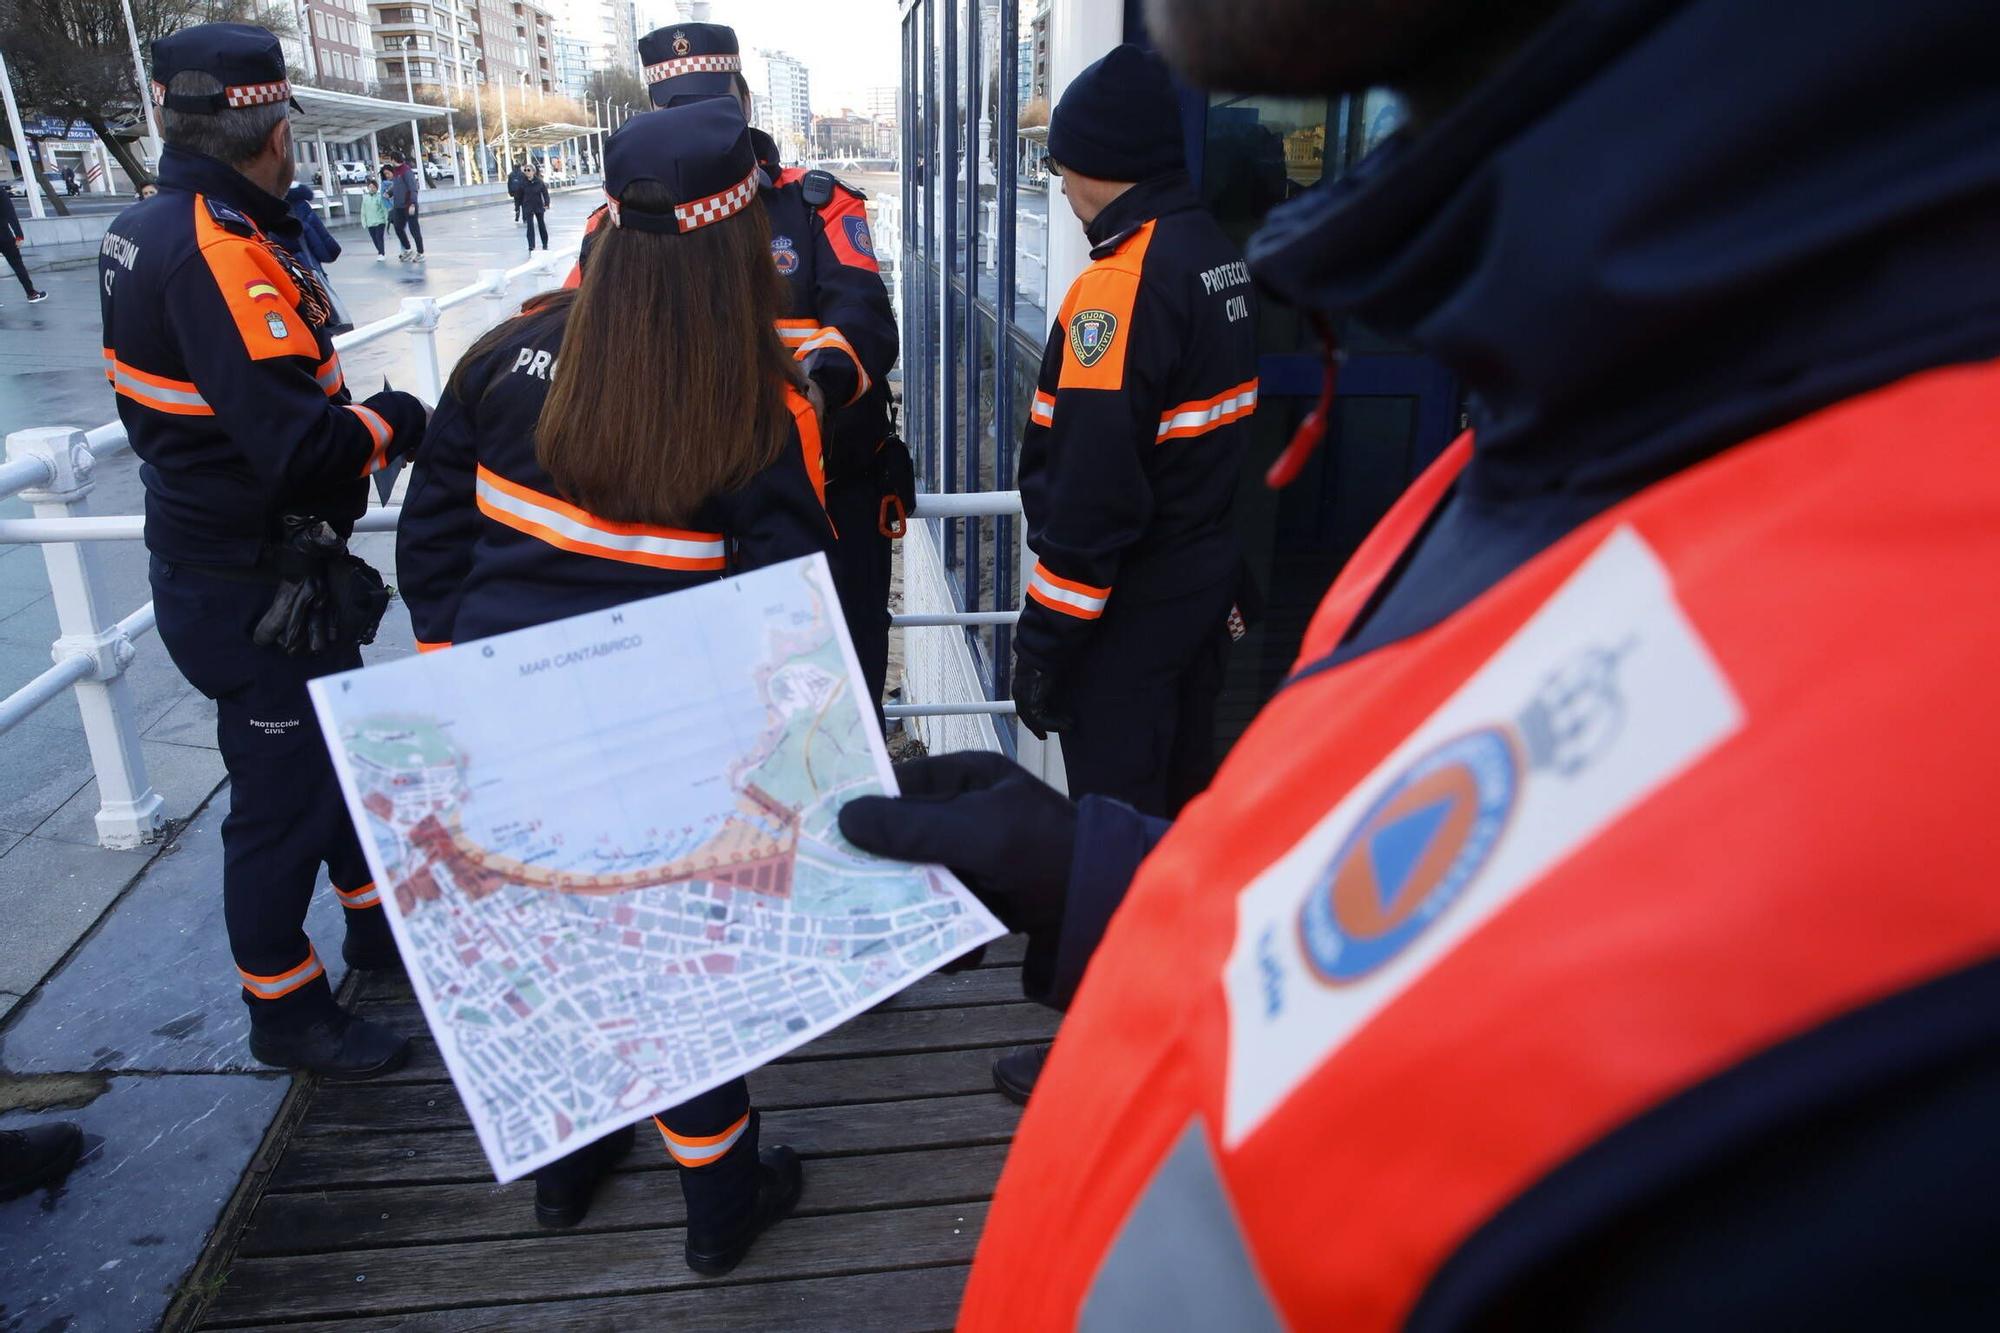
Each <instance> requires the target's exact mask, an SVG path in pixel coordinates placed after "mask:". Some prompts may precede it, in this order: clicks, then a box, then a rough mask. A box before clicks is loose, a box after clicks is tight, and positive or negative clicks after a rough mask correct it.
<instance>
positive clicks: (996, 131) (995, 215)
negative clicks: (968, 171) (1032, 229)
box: [972, 0, 1013, 307]
mask: <svg viewBox="0 0 2000 1333" xmlns="http://www.w3.org/2000/svg"><path fill="white" fill-rule="evenodd" d="M976 46H977V49H976V51H975V52H974V57H975V59H974V64H975V68H974V70H973V71H972V72H973V76H974V78H973V81H974V84H975V86H976V88H977V89H978V95H977V96H976V98H975V99H974V102H975V105H976V108H977V112H978V123H977V126H976V130H975V133H974V135H973V142H974V143H976V144H977V145H978V149H979V160H978V162H977V163H976V165H977V168H978V171H979V183H978V186H977V187H976V189H975V190H974V194H975V196H976V197H977V199H978V203H977V204H976V205H975V206H974V212H973V220H974V228H973V231H974V235H975V240H976V245H977V253H976V256H975V262H976V264H977V265H978V273H979V280H978V292H979V298H980V299H981V300H982V301H985V302H987V303H988V304H990V305H993V306H996V307H997V306H998V305H999V302H1000V156H1001V154H1002V153H1003V152H1011V151H1013V144H1012V142H1011V141H1008V142H1005V143H1004V144H1003V140H1002V130H1003V129H1004V127H1003V126H1002V125H1001V123H1000V79H1001V76H1002V75H1003V74H1004V73H1005V70H1004V69H1003V68H1002V65H1001V61H1000V0H979V34H978V42H977V44H976ZM1009 138H1010V140H1011V136H1009Z"/></svg>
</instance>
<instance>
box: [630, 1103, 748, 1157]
mask: <svg viewBox="0 0 2000 1333" xmlns="http://www.w3.org/2000/svg"><path fill="white" fill-rule="evenodd" d="M653 1125H654V1127H655V1128H656V1129H658V1130H659V1131H660V1137H661V1138H662V1139H664V1140H666V1144H667V1155H668V1156H670V1157H672V1158H673V1159H674V1160H675V1161H676V1162H679V1163H680V1164H681V1165H682V1166H707V1165H708V1164H709V1163H710V1162H714V1161H718V1160H720V1158H721V1157H722V1155H723V1154H724V1153H726V1152H728V1151H729V1150H730V1149H731V1148H733V1147H735V1146H736V1141H737V1140H738V1139H740V1138H742V1137H743V1131H744V1130H746V1129H748V1128H750V1113H749V1112H748V1111H745V1112H744V1113H743V1115H742V1117H741V1118H740V1119H738V1120H737V1122H736V1123H735V1124H733V1125H731V1126H730V1127H729V1128H728V1129H725V1130H723V1131H722V1132H721V1133H720V1134H708V1135H688V1134H676V1133H674V1132H673V1131H672V1130H671V1129H668V1128H667V1126H666V1123H665V1122H664V1121H662V1120H661V1119H660V1118H659V1117H658V1116H654V1117H653Z"/></svg>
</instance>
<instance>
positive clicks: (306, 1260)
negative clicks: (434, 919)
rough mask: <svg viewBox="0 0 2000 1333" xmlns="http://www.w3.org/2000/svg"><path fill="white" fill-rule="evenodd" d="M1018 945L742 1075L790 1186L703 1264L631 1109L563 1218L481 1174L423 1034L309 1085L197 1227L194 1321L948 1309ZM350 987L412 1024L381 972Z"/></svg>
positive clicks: (803, 1317)
mask: <svg viewBox="0 0 2000 1333" xmlns="http://www.w3.org/2000/svg"><path fill="white" fill-rule="evenodd" d="M1020 955H1021V949H1020V942H1019V940H1018V939H1010V940H1006V941H1001V942H1000V943H999V944H998V945H996V946H995V947H994V948H992V949H990V950H989V952H988V956H987V958H986V959H985V960H984V963H983V965H982V966H980V967H977V968H974V969H971V970H968V971H966V972H962V973H958V974H954V975H949V976H946V975H938V976H932V977H929V978H926V979H925V980H924V981H922V982H919V983H918V984H917V985H915V986H912V987H911V988H910V989H909V990H908V991H906V992H904V993H903V994H901V995H899V996H896V997H893V998H892V1000H891V1001H889V1002H887V1003H885V1004H883V1005H881V1006H879V1007H878V1008H876V1009H874V1010H872V1011H870V1012H869V1013H867V1014H864V1015H862V1016H860V1017H858V1018H856V1019H854V1020H852V1021H851V1022H849V1023H848V1024H846V1025H844V1026H843V1027H842V1028H841V1029H839V1030H838V1031H836V1032H834V1033H831V1034H829V1035H828V1036H826V1037H824V1038H822V1039H821V1040H819V1041H817V1042H814V1043H812V1044H811V1045H810V1046H808V1047H805V1048H803V1049H801V1050H800V1051H798V1052H795V1053H794V1054H793V1055H792V1056H790V1057H788V1058H786V1059H785V1060H783V1061H780V1062H778V1063H776V1064H773V1065H770V1066H767V1067H766V1068H764V1069H762V1070H759V1071H758V1072H757V1073H756V1074H754V1075H752V1077H751V1089H752V1094H753V1096H754V1098H755V1099H756V1102H757V1104H758V1105H759V1107H760V1108H762V1110H763V1112H764V1142H766V1143H767V1144H768V1143H790V1144H791V1145H792V1146H794V1147H795V1148H797V1149H798V1150H799V1151H800V1153H801V1154H802V1155H803V1156H804V1157H805V1159H806V1162H805V1170H806V1185H805V1193H804V1196H803V1198H802V1200H801V1202H800V1206H799V1211H798V1214H797V1215H796V1216H794V1217H793V1218H791V1219H789V1220H788V1221H786V1222H785V1223H783V1224H782V1225H780V1226H778V1227H777V1228H775V1229H774V1230H773V1231H772V1232H771V1233H770V1234H769V1235H767V1236H765V1237H764V1238H763V1239H761V1240H760V1241H759V1242H758V1245H757V1248H756V1249H755V1250H754V1251H753V1252H752V1254H751V1257H750V1259H749V1260H748V1261H747V1262H746V1263H745V1264H744V1265H743V1267H742V1268H740V1269H738V1270H737V1272H736V1273H734V1274H732V1275H730V1277H729V1278H726V1279H722V1280H720V1281H704V1280H703V1279H700V1278H697V1277H696V1276H695V1275H694V1274H693V1273H691V1272H689V1271H688V1270H687V1268H686V1266H685V1265H684V1264H683V1262H682V1260H681V1247H682V1245H683V1234H684V1233H683V1230H682V1223H683V1222H684V1220H685V1213H684V1209H683V1207H682V1203H681V1197H680V1190H679V1186H678V1184H677V1182H676V1181H675V1179H674V1176H673V1171H672V1167H671V1165H670V1164H669V1163H668V1162H667V1160H666V1158H665V1156H664V1153H663V1152H662V1150H661V1148H660V1145H659V1144H658V1142H657V1140H656V1137H655V1136H654V1135H653V1134H652V1133H651V1132H650V1131H649V1130H647V1129H646V1128H645V1127H644V1126H643V1125H642V1127H641V1133H640V1135H639V1138H638V1141H637V1144H636V1146H635V1147H634V1150H633V1152H632V1153H631V1155H630V1156H629V1157H628V1158H627V1159H626V1161H625V1162H623V1163H621V1164H620V1165H619V1167H618V1168H617V1169H616V1171H615V1172H614V1173H613V1175H612V1176H611V1177H610V1178H609V1179H608V1180H607V1181H606V1183H605V1184H604V1186H603V1187H602V1188H601V1189H600V1191H599V1193H598V1196H597V1199H596V1202H595V1204H594V1205H593V1207H592V1210H591V1213H590V1216H589V1217H588V1218H587V1219H586V1220H585V1222H584V1223H583V1225H582V1226H580V1227H578V1228H576V1229H575V1230H573V1231H567V1232H558V1231H545V1230H543V1229H541V1228H540V1227H539V1226H537V1224H536V1223H535V1221H534V1216H533V1209H532V1204H533V1198H534V1193H533V1186H532V1184H530V1183H528V1182H516V1183H515V1184H513V1185H506V1186H502V1185H496V1184H495V1183H494V1182H493V1179H492V1173H491V1169H490V1168H489V1167H488V1165H487V1163H486V1160H485V1157H484V1155H483V1154H482V1153H481V1152H480V1150H479V1146H478V1143H477V1141H476V1139H475V1138H474V1136H473V1134H472V1130H471V1125H470V1123H469V1121H468V1120H467V1118H466V1116H465V1113H464V1110H463V1108H462V1107H461V1105H460V1103H459V1100H458V1095H457V1092H456V1090H455V1089H454V1088H453V1087H452V1085H451V1084H450V1083H449V1081H448V1080H447V1079H446V1076H445V1071H444V1069H443V1066H442V1063H441V1062H440V1061H439V1060H438V1056H437V1050H436V1046H435V1044H434V1043H432V1042H431V1041H430V1039H429V1037H428V1034H427V1033H424V1034H422V1035H421V1036H419V1037H418V1038H417V1048H418V1049H417V1051H416V1053H415V1055H416V1058H414V1059H413V1060H412V1062H411V1065H410V1067H408V1068H406V1069H405V1070H404V1071H402V1072H401V1073H400V1074H399V1076H398V1077H397V1079H396V1080H395V1081H383V1082H378V1083H373V1084H361V1085H346V1086H338V1085H327V1086H323V1087H320V1088H317V1089H315V1090H313V1091H312V1093H311V1097H310V1101H309V1103H308V1104H307V1105H306V1106H305V1108H304V1110H303V1113H302V1114H301V1115H300V1116H299V1117H298V1120H297V1124H296V1126H295V1127H294V1128H293V1129H292V1130H291V1132H290V1135H289V1138H288V1140H287V1141H286V1142H284V1144H283V1145H282V1152H281V1153H280V1154H279V1156H278V1160H277V1163H276V1165H275V1167H274V1168H273V1169H272V1172H271V1174H270V1176H269V1178H268V1179H267V1180H266V1181H265V1182H264V1183H263V1190H262V1196H261V1198H259V1199H258V1201H257V1203H256V1206H255V1207H254V1209H246V1210H245V1213H244V1216H245V1218H246V1220H245V1221H244V1222H243V1224H242V1229H241V1232H240V1234H239V1235H237V1236H233V1237H222V1238H218V1241H217V1244H219V1245H225V1246H233V1259H232V1260H231V1261H230V1263H229V1266H228V1272H227V1278H226V1281H224V1282H223V1283H222V1284H221V1287H220V1292H219V1294H218V1296H217V1297H216V1298H215V1300H214V1302H213V1303H212V1304H211V1305H210V1307H209V1308H208V1309H207V1310H206V1311H205V1312H204V1314H203V1316H202V1318H203V1320H204V1322H203V1324H202V1326H203V1327H215V1328H241V1327H260V1328H261V1327H284V1328H288V1329H296V1330H306V1331H308V1333H309V1331H310V1330H319V1329H324V1330H335V1329H344V1330H353V1329H361V1328H370V1329H377V1328H394V1329H409V1330H417V1331H419V1333H422V1331H429V1333H460V1331H461V1330H471V1329H480V1330H486V1329H496V1330H509V1329H535V1330H544V1329H547V1330H557V1331H561V1330H571V1329H593V1330H595V1329H622V1328H647V1329H650V1328H665V1327H698V1328H703V1329H710V1328H714V1329H738V1328H759V1329H793V1328H799V1329H806V1328H810V1329H823V1328H842V1329H845V1328H871V1329H872V1328H882V1329H922V1328H942V1327H948V1326H949V1325H950V1323H951V1321H952V1318H953V1314H954V1312H955V1310H956V1306H957V1301H958V1295H959V1292H960V1291H961V1289H962V1288H963V1284H964V1281H965V1276H966V1271H967V1269H966V1265H967V1264H968V1263H969V1262H970V1260H971V1256H972V1251H973V1247H974V1245H975V1244H976V1242H977V1238H978V1233H979V1228H980V1226H981V1224H982V1223H983V1220H984V1216H985V1201H986V1200H987V1199H988V1198H990V1197H991V1194H992V1191H993V1186H994V1183H995V1181H996V1180H997V1178H998V1175H999V1172H1000V1168H1001V1164H1002V1162H1003V1161H1004V1159H1005V1155H1006V1149H1007V1144H1008V1142H1009V1140H1010V1139H1011V1137H1012V1134H1013V1131H1014V1127H1015V1125H1016V1123H1017V1121H1018V1119H1019V1115H1020V1112H1019V1110H1018V1109H1017V1108H1016V1107H1014V1106H1013V1105H1011V1104H1010V1103H1008V1102H1006V1101H1005V1100H1003V1099H1002V1098H1000V1097H999V1096H998V1095H997V1094H996V1093H994V1092H993V1091H992V1075H991V1063H992V1060H993V1058H994V1057H995V1056H996V1055H998V1054H999V1053H1000V1052H1001V1051H1002V1050H1004V1049H1006V1048H1008V1047H1011V1046H1014V1045H1018V1044H1023V1043H1027V1042H1033V1041H1040V1040H1046V1039H1047V1037H1048V1036H1049V1035H1050V1034H1051V1033H1052V1032H1053V1031H1054V1025H1055V1018H1056V1016H1055V1015H1054V1014H1052V1013H1051V1012H1049V1011H1048V1010H1045V1009H1041V1008H1040V1007H1038V1006H1035V1005H1030V1004H1026V1003H1023V1002H1022V1001H1021V998H1020V972H1019V966H1018V964H1019V960H1020ZM350 996H351V998H353V999H354V1000H356V1001H358V1004H359V1007H360V1008H361V1009H362V1010H363V1011H365V1012H368V1013H369V1014H371V1015H372V1016H375V1017H379V1018H384V1019H387V1020H389V1021H392V1022H399V1023H401V1024H403V1025H404V1026H405V1030H410V1031H416V1032H420V1033H421V1031H422V1021H421V1018H420V1016H419V1014H418V1012H417V1009H416V1006H415V1003H414V1000H413V998H412V996H411V993H410V991H409V988H408V985H407V983H405V982H403V981H401V980H400V979H383V978H379V977H370V978H366V979H362V980H360V981H358V982H357V984H356V986H355V988H354V990H353V991H351V992H350Z"/></svg>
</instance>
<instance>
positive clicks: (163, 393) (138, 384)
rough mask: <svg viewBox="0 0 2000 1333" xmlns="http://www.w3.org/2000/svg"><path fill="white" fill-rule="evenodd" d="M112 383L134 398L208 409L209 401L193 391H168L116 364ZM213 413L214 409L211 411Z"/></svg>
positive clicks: (112, 368)
mask: <svg viewBox="0 0 2000 1333" xmlns="http://www.w3.org/2000/svg"><path fill="white" fill-rule="evenodd" d="M111 383H112V386H113V387H114V388H117V389H119V390H122V391H123V392H125V393H128V394H130V395H132V396H133V397H134V398H153V399H157V400H158V401H160V402H162V403H177V404H179V405H181V406H183V407H208V399H206V398H204V397H202V396H201V395H200V394H198V393H196V392H194V391H193V390H192V389H167V388H162V387H161V386H160V385H157V384H148V383H147V382H146V381H144V380H142V379H139V378H137V377H136V376H133V375H131V374H130V373H128V372H127V371H126V369H125V367H123V366H121V365H118V364H116V363H115V362H114V363H113V364H112V367H111ZM209 410H210V411H213V410H214V409H213V408H210V409H209Z"/></svg>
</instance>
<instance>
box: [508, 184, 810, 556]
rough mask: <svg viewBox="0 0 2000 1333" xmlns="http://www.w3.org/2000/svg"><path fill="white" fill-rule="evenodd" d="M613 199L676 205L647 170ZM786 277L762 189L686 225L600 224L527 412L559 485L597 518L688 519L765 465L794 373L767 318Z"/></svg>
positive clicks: (779, 433) (653, 206)
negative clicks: (675, 229)
mask: <svg viewBox="0 0 2000 1333" xmlns="http://www.w3.org/2000/svg"><path fill="white" fill-rule="evenodd" d="M622 206H623V207H624V208H625V209H627V210H634V209H636V210H638V211H640V212H646V213H665V212H667V211H668V210H669V209H670V208H671V203H670V202H669V200H668V199H667V196H666V194H665V192H664V191H663V190H662V189H661V188H660V187H659V186H657V185H655V184H653V183H651V182H643V181H642V182H637V183H635V184H633V185H632V187H631V188H630V189H628V190H627V191H626V192H625V198H624V201H623V205H622ZM606 222H607V223H608V222H609V219H608V218H607V219H606ZM783 284H784V280H783V279H782V278H780V277H779V276H778V272H777V268H776V266H775V265H773V264H772V263H771V224H770V222H769V220H768V219H767V218H766V217H765V215H764V205H763V203H762V201H761V200H759V201H755V202H753V203H752V204H751V205H750V206H749V207H748V208H746V209H744V211H743V212H741V213H739V214H737V215H736V216H735V217H732V218H728V219H725V220H723V221H721V222H716V223H713V224H711V225H709V226H706V227H701V228H699V229H697V230H695V231H691V232H687V233H684V234H679V235H662V234H659V233H656V232H650V231H640V230H637V229H633V228H626V227H611V226H608V225H607V226H606V227H605V228H604V231H603V234H601V235H600V236H598V237H597V240H596V244H594V245H593V246H592V247H591V250H590V264H589V266H588V267H586V268H585V269H584V273H583V283H582V285H581V286H580V287H579V288H578V290H577V294H576V300H575V303H574V304H573V305H572V306H571V308H570V313H569V322H568V324H567V326H566V327H565V328H564V330H563V340H562V351H561V353H560V354H559V356H558V358H557V362H556V373H555V383H554V384H553V385H552V386H551V388H550V390H549V396H548V398H547V399H546V400H545V401H544V402H543V404H542V414H541V419H540V420H539V421H538V422H537V423H536V426H535V457H536V459H537V460H538V461H539V462H540V463H541V465H542V467H543V469H544V470H545V471H547V473H548V474H549V477H550V478H551V479H552V480H553V481H554V482H555V483H556V485H557V486H558V487H559V488H560V489H561V490H562V491H563V493H564V494H565V495H567V496H568V497H569V498H570V499H571V500H572V501H574V502H575V503H577V504H579V505H581V506H583V507H584V508H585V509H588V510H589V511H590V512H591V513H593V514H596V515H598V516H599V517H601V518H608V519H612V520H614V521H616V522H622V523H650V524H657V525H664V526H668V527H686V526H688V525H689V522H690V520H691V519H692V517H693V515H694V512H695V510H696V509H698V508H699V507H700V506H701V504H702V502H703V501H705V500H707V499H708V498H709V497H710V496H713V495H715V494H717V493H719V492H722V491H728V490H734V489H735V488H737V487H739V486H741V485H743V484H744V483H745V482H747V481H749V480H750V478H751V477H752V476H754V475H755V474H756V473H757V472H758V471H759V470H761V469H763V468H765V467H767V466H769V465H770V463H771V462H772V461H773V460H774V459H776V458H777V456H778V453H779V451H780V450H781V449H783V448H784V445H785V441H786V439H787V438H788V435H789V427H790V425H791V413H790V411H789V410H788V409H787V408H786V406H785V401H784V390H785V386H786V385H788V384H789V385H792V386H794V387H798V386H800V385H802V383H803V381H802V379H801V377H800V372H799V369H798V364H797V362H795V361H794V360H793V359H792V358H791V356H790V354H789V353H787V352H786V350H785V345H784V343H783V342H782V341H781V340H780V339H779V337H778V333H777V329H776V326H775V321H776V320H777V318H778V313H779V311H780V309H781V302H782V301H783V299H784V285H783Z"/></svg>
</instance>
